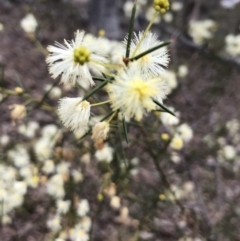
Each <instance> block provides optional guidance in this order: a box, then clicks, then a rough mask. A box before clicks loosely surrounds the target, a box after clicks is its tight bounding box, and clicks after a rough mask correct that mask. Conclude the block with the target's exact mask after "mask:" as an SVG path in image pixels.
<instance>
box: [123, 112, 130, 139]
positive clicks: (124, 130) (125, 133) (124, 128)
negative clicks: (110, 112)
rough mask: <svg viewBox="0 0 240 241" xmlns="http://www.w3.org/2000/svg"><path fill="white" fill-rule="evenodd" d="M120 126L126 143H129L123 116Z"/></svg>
mask: <svg viewBox="0 0 240 241" xmlns="http://www.w3.org/2000/svg"><path fill="white" fill-rule="evenodd" d="M122 124H123V132H124V136H125V139H126V142H127V143H129V139H128V131H127V124H126V121H125V117H124V116H123V118H122Z"/></svg>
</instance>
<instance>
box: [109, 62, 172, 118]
mask: <svg viewBox="0 0 240 241" xmlns="http://www.w3.org/2000/svg"><path fill="white" fill-rule="evenodd" d="M107 90H108V92H109V98H110V100H111V105H112V109H113V110H115V111H116V110H120V111H121V112H122V113H123V115H124V116H127V117H129V118H132V117H134V118H135V119H136V120H137V121H140V120H141V119H142V117H143V115H145V114H146V112H149V111H152V110H155V109H156V108H157V107H156V104H155V103H154V101H153V99H155V100H157V101H158V102H161V103H162V101H163V99H164V98H165V97H166V94H167V93H168V90H167V86H166V82H165V81H164V80H163V79H161V78H160V77H154V76H152V77H151V76H150V77H149V76H146V75H143V74H142V73H141V72H140V71H139V69H138V68H136V66H134V67H130V68H129V69H127V70H123V71H121V72H119V74H118V75H117V76H116V79H115V81H114V82H112V83H111V84H108V86H107Z"/></svg>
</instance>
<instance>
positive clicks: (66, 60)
mask: <svg viewBox="0 0 240 241" xmlns="http://www.w3.org/2000/svg"><path fill="white" fill-rule="evenodd" d="M98 41H99V40H98V39H94V41H89V40H88V38H85V32H84V31H79V30H78V31H77V32H76V33H75V39H74V40H72V41H71V42H68V41H66V40H64V43H65V45H66V46H64V45H62V44H60V43H56V44H55V45H56V46H49V47H48V51H49V52H50V53H51V54H50V55H49V56H48V57H47V60H46V61H47V63H48V64H49V72H50V74H52V77H53V78H54V79H55V78H57V77H58V76H59V75H62V77H61V82H62V83H64V84H72V85H75V84H76V83H78V84H80V85H81V86H83V87H85V88H88V87H89V84H91V85H94V82H93V80H92V77H91V74H90V71H89V69H91V70H92V71H93V72H95V73H96V74H100V73H101V72H103V71H104V67H103V65H102V64H103V63H106V59H105V57H103V53H102V51H101V48H99V47H98Z"/></svg>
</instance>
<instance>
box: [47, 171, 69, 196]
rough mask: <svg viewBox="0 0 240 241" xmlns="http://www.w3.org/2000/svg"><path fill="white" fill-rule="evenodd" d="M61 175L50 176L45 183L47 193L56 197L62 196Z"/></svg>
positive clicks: (63, 193)
mask: <svg viewBox="0 0 240 241" xmlns="http://www.w3.org/2000/svg"><path fill="white" fill-rule="evenodd" d="M63 185H64V181H63V176H62V175H60V174H56V175H54V176H52V177H51V178H50V179H49V180H48V182H47V185H46V188H47V193H48V194H49V195H51V196H53V197H55V198H56V199H59V198H63V197H64V195H65V190H64V187H63Z"/></svg>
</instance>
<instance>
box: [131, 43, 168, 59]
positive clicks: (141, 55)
mask: <svg viewBox="0 0 240 241" xmlns="http://www.w3.org/2000/svg"><path fill="white" fill-rule="evenodd" d="M170 43H171V42H164V43H161V44H159V45H157V46H155V47H153V48H151V49H148V50H146V51H144V52H143V53H141V54H139V55H137V56H135V57H133V58H131V59H130V61H135V60H138V59H140V58H142V57H143V56H145V55H147V54H149V53H151V52H153V51H155V50H157V49H160V48H162V47H164V46H167V45H169V44H170Z"/></svg>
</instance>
